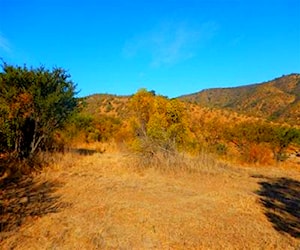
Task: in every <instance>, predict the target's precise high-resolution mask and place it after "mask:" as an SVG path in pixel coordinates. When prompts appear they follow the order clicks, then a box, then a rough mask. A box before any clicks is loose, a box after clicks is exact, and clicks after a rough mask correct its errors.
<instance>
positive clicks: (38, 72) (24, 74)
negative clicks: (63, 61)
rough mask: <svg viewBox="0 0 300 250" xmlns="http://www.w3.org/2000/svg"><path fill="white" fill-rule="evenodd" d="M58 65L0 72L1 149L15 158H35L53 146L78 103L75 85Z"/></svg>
mask: <svg viewBox="0 0 300 250" xmlns="http://www.w3.org/2000/svg"><path fill="white" fill-rule="evenodd" d="M69 78H70V75H68V74H67V72H66V71H65V70H63V69H61V68H54V69H53V70H52V71H50V70H48V69H46V68H44V67H39V68H28V67H26V66H24V67H16V66H12V65H8V64H6V63H4V64H3V66H2V72H1V73H0V153H4V155H6V156H7V155H9V157H11V158H15V159H28V158H34V157H35V156H36V154H37V153H38V152H39V151H40V150H47V149H51V148H52V147H54V144H55V142H54V141H55V132H56V131H57V130H58V129H61V128H62V127H63V125H64V123H65V122H66V121H67V119H68V118H69V117H70V115H71V114H72V112H73V111H74V110H75V108H76V106H77V100H76V98H75V94H76V92H75V87H76V86H75V85H74V83H73V82H72V81H71V80H70V79H69Z"/></svg>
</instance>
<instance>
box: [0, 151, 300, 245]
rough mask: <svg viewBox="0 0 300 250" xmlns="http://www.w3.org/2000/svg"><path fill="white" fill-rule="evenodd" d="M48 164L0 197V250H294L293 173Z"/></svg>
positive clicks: (298, 227) (84, 156) (78, 159)
mask: <svg viewBox="0 0 300 250" xmlns="http://www.w3.org/2000/svg"><path fill="white" fill-rule="evenodd" d="M57 157H58V158H59V159H57V160H56V161H55V163H53V164H52V165H51V166H50V167H48V168H45V169H44V170H43V171H42V173H41V174H39V175H37V176H35V177H33V178H32V179H30V180H28V179H27V180H24V181H23V182H21V184H17V183H16V184H10V185H12V186H10V187H8V188H7V190H4V191H3V190H2V193H1V198H2V212H3V214H4V212H5V211H6V212H7V213H8V215H7V216H6V217H5V216H4V215H3V214H2V217H1V220H2V221H1V229H2V232H0V240H1V241H0V248H1V249H300V215H299V213H300V212H299V211H300V198H299V197H300V171H299V168H298V169H297V168H286V167H282V166H273V167H258V166H231V165H229V164H225V163H223V164H212V165H211V166H203V168H201V169H199V170H198V171H192V172H189V171H186V170H180V171H162V170H161V169H153V168H144V167H139V166H138V164H136V163H135V159H134V158H133V157H132V156H131V155H129V154H121V153H104V154H98V153H93V152H91V153H89V151H87V152H86V153H82V152H81V153H80V152H70V153H67V154H65V155H63V156H57ZM18 185H19V187H18ZM10 188H11V190H14V191H13V192H14V194H15V192H16V191H15V190H16V188H19V190H20V191H19V193H17V194H15V196H17V197H13V195H12V193H10V192H9V189H10Z"/></svg>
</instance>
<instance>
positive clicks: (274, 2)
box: [0, 0, 300, 97]
mask: <svg viewBox="0 0 300 250" xmlns="http://www.w3.org/2000/svg"><path fill="white" fill-rule="evenodd" d="M0 57H2V58H3V60H4V61H5V62H8V63H11V64H14V65H23V64H26V65H28V66H34V67H36V66H40V65H45V66H46V67H47V68H52V67H54V66H58V67H63V68H65V69H67V70H68V71H69V73H70V74H71V76H72V80H73V81H74V82H75V83H77V85H78V90H80V93H79V96H86V95H89V94H94V93H111V94H118V95H128V94H133V93H135V92H136V91H137V90H138V89H139V88H143V87H144V88H147V89H148V90H155V91H156V92H157V93H159V94H162V95H167V96H169V97H176V96H179V95H182V94H188V93H193V92H197V91H200V90H202V89H206V88H212V87H231V86H237V85H244V84H250V83H258V82H263V81H267V80H271V79H273V78H275V77H278V76H281V75H283V74H289V73H300V0H210V1H209V0H98V1H96V0H94V1H93V0H84V1H79V0H73V1H71V0H70V1H67V0H0Z"/></svg>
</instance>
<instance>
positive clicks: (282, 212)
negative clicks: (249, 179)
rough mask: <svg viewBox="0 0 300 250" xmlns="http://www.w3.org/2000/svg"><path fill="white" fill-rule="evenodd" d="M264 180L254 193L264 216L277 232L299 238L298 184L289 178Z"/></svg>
mask: <svg viewBox="0 0 300 250" xmlns="http://www.w3.org/2000/svg"><path fill="white" fill-rule="evenodd" d="M256 178H264V177H262V176H259V177H256ZM265 179H266V181H262V182H259V184H260V189H259V190H258V191H256V194H258V195H259V196H260V202H261V204H262V205H263V206H264V208H265V215H266V216H267V217H268V219H269V221H270V222H271V223H272V225H273V227H274V228H275V229H276V230H277V231H279V232H285V233H288V234H289V235H291V236H292V237H295V238H300V182H299V181H297V180H293V179H289V178H265Z"/></svg>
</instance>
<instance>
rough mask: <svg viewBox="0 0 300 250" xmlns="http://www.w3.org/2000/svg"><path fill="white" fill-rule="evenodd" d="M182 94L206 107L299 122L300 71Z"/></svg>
mask: <svg viewBox="0 0 300 250" xmlns="http://www.w3.org/2000/svg"><path fill="white" fill-rule="evenodd" d="M179 98H180V99H181V100H184V101H187V102H191V103H194V104H198V105H201V106H204V107H210V108H211V107H214V108H225V109H228V110H232V111H235V112H238V113H243V114H246V115H250V116H256V117H261V118H265V119H268V120H272V121H276V122H288V123H290V124H293V125H295V124H296V125H300V74H290V75H287V76H282V77H280V78H276V79H274V80H272V81H268V82H264V83H259V84H251V85H247V86H241V87H234V88H216V89H206V90H203V91H200V92H198V93H195V94H190V95H185V96H181V97H179Z"/></svg>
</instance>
